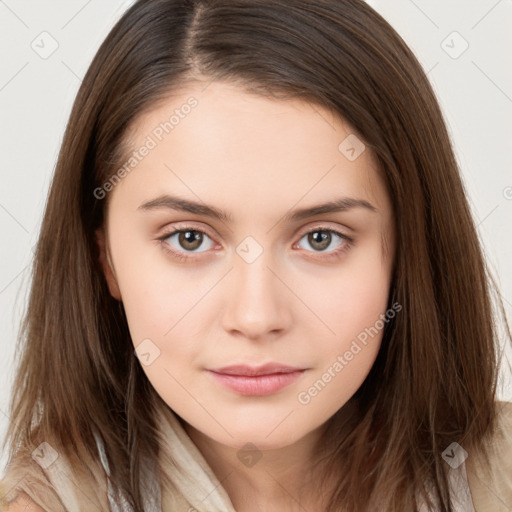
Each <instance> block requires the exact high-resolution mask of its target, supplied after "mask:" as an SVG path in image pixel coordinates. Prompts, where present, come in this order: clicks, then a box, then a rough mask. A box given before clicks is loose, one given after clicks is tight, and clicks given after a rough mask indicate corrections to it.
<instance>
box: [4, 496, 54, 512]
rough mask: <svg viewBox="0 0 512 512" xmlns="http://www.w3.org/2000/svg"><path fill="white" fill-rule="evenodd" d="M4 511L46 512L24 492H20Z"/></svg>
mask: <svg viewBox="0 0 512 512" xmlns="http://www.w3.org/2000/svg"><path fill="white" fill-rule="evenodd" d="M5 512H46V511H45V510H44V508H42V507H40V506H39V505H38V504H37V503H36V502H35V501H34V500H33V499H32V498H30V497H29V496H28V495H27V494H26V493H24V492H22V493H20V494H19V495H18V497H17V498H16V501H14V502H13V503H11V504H10V505H9V507H8V508H7V509H6V510H5Z"/></svg>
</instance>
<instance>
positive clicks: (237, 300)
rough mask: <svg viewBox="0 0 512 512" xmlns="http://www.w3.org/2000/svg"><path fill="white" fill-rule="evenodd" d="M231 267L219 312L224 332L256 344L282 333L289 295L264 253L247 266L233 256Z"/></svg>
mask: <svg viewBox="0 0 512 512" xmlns="http://www.w3.org/2000/svg"><path fill="white" fill-rule="evenodd" d="M233 265H234V268H233V270H232V271H231V272H230V275H229V276H227V279H228V283H229V284H228V286H227V289H226V296H225V297H226V300H225V303H224V304H225V309H224V311H223V312H222V324H223V328H224V329H225V331H226V332H230V333H238V334H239V335H240V336H243V337H246V338H248V339H250V340H259V341H261V340H264V339H267V338H268V337H270V336H274V337H275V336H277V335H279V334H282V332H284V331H286V330H287V329H288V328H289V326H290V325H291V319H292V314H291V311H290V305H291V303H292V300H293V293H291V292H290V290H289V289H288V288H287V286H286V284H285V283H286V279H284V276H280V275H279V274H280V272H279V270H278V269H275V268H273V267H274V265H273V264H272V260H271V258H270V257H269V256H267V253H266V251H263V253H262V254H261V255H260V256H259V257H258V258H257V259H256V260H255V261H253V262H251V263H249V262H247V261H245V260H244V259H243V258H242V257H240V256H239V255H238V254H234V264H233Z"/></svg>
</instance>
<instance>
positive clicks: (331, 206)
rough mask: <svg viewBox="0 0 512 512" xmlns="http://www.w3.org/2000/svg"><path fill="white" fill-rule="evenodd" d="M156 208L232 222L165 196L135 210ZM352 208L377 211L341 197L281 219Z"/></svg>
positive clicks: (218, 212)
mask: <svg viewBox="0 0 512 512" xmlns="http://www.w3.org/2000/svg"><path fill="white" fill-rule="evenodd" d="M158 208H169V209H171V210H177V211H183V212H188V213H195V214H197V215H205V216H206V217H211V218H213V219H217V220H220V221H222V222H226V223H231V222H233V217H232V216H231V215H230V214H229V213H227V212H225V211H224V210H221V209H220V208H217V207H215V206H211V205H207V204H205V203H199V202H195V201H190V200H188V199H183V198H181V197H176V196H170V195H167V194H165V195H161V196H159V197H156V198H155V199H151V200H150V201H146V202H144V203H142V204H141V205H140V206H139V207H138V208H137V209H138V210H142V211H151V210H154V209H158ZM353 208H364V209H366V210H369V211H371V212H377V211H378V210H377V208H375V206H373V205H372V204H371V203H369V202H368V201H366V200H364V199H356V198H353V197H341V198H339V199H335V200H333V201H328V202H326V203H322V204H318V205H314V206H309V207H307V208H300V209H296V210H292V211H291V212H288V213H287V214H286V215H284V217H283V219H284V220H285V221H286V222H295V221H299V220H304V219H306V218H308V217H313V216H315V215H320V214H323V213H336V212H343V211H347V210H351V209H353Z"/></svg>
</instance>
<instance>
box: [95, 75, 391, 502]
mask: <svg viewBox="0 0 512 512" xmlns="http://www.w3.org/2000/svg"><path fill="white" fill-rule="evenodd" d="M205 85H206V83H200V82H194V83H191V84H188V85H187V86H186V87H185V88H183V89H182V90H181V91H179V92H178V93H176V94H174V95H173V96H170V97H169V99H168V101H166V102H164V103H161V104H159V105H158V106H157V107H154V108H153V109H151V110H150V111H148V112H146V113H145V114H144V115H142V116H141V117H140V118H139V119H138V120H137V121H136V123H135V124H134V125H133V127H132V129H131V131H130V138H129V140H130V142H131V144H132V148H133V149H136V148H139V147H140V146H141V145H143V144H144V141H145V140H146V138H147V136H148V134H151V132H152V130H153V129H154V128H155V126H157V125H159V123H161V122H162V121H163V120H165V119H168V118H169V117H170V115H171V114H172V112H173V110H174V109H175V108H177V107H179V106H180V105H183V104H184V103H185V102H186V101H187V98H189V97H190V96H194V97H195V98H196V99H197V101H198V105H197V107H196V108H194V109H193V110H192V111H191V112H190V114H188V115H187V116H186V117H184V118H183V119H181V120H180V123H179V124H178V125H177V126H176V127H175V128H174V129H173V130H172V131H171V132H170V133H169V134H167V135H166V136H165V137H164V138H163V139H162V141H161V142H159V143H158V145H157V146H156V147H155V148H153V149H152V150H151V151H150V152H149V154H148V155H147V156H146V157H145V158H144V159H143V160H142V161H141V162H140V163H139V164H138V165H137V167H136V168H135V169H134V170H133V171H131V172H130V173H129V174H127V175H126V176H125V177H124V178H123V179H122V180H121V181H120V183H119V184H117V186H116V187H115V188H114V190H113V191H112V192H111V193H110V196H109V203H108V212H107V217H106V225H105V228H106V230H105V231H103V230H100V231H99V232H98V233H97V235H98V242H99V245H100V249H101V254H102V263H103V268H104V270H105V277H106V279H107V282H108V285H109V289H110V292H111V294H112V296H113V297H115V298H116V299H117V300H120V301H122V302H123V304H124V308H125V311H126V314H127V319H128V324H129V329H130V333H131V337H132V341H133V344H134V347H137V346H138V345H139V344H140V343H141V342H142V341H143V340H145V339H150V340H151V342H150V343H152V344H153V345H151V347H154V346H156V347H158V350H159V351H160V354H159V355H158V357H156V359H154V361H153V362H151V364H149V365H147V366H145V365H143V369H144V371H145V373H146V375H147V377H148V379H149V380H150V382H151V384H152V385H153V386H154V388H155V390H156V391H157V392H158V393H159V395H160V396H161V397H162V398H163V400H164V401H165V402H166V403H167V404H168V405H169V407H171V408H172V410H173V411H174V412H175V413H176V414H177V415H178V416H179V417H180V418H181V419H182V424H183V426H184V428H185V429H186V431H187V433H188V434H189V435H190V437H191V438H192V440H193V441H194V442H195V444H196V445H197V446H198V448H199V449H200V451H201V452H202V454H203V455H204V457H205V459H206V460H207V462H208V463H209V464H210V466H211V467H212V469H213V470H214V472H215V474H216V475H217V477H218V478H219V480H220V481H221V482H222V485H223V487H224V488H225V489H226V491H227V493H228V495H229V497H230V499H231V501H232V503H233V505H234V507H235V508H236V510H237V511H239V512H240V511H242V512H243V511H248V510H251V511H256V510H265V511H273V510H280V511H283V510H290V511H294V510H303V508H302V507H304V508H306V509H308V508H307V507H308V506H309V507H310V508H309V510H321V508H320V503H321V497H320V496H318V495H317V494H318V491H317V489H318V484H319V482H318V481H316V479H315V476H314V473H313V474H311V463H312V461H313V460H314V459H315V454H317V453H318V451H317V444H318V443H319V441H320V439H321V436H322V432H323V430H324V429H325V427H326V422H327V421H328V420H329V419H330V418H331V417H332V416H333V415H334V413H335V412H336V411H338V409H340V408H341V407H342V406H343V405H344V404H345V403H346V402H347V401H348V400H349V399H350V397H351V396H352V395H353V394H354V393H355V391H356V390H357V389H358V388H359V386H360V385H361V383H362V382H363V381H364V379H365V377H366V376H367V374H368V372H369V371H370V369H371V367H372V365H373V363H374V361H375V358H376V356H377V353H378V350H379V347H380V343H381V339H382V331H380V332H379V334H378V335H377V336H374V337H373V338H371V339H370V341H369V342H368V343H367V345H366V346H364V347H363V348H362V350H361V351H360V352H359V353H358V354H357V355H356V356H354V358H353V359H352V360H351V361H349V362H348V364H347V365H346V366H345V367H344V368H343V370H342V371H341V372H339V373H337V374H336V376H335V377H334V378H332V379H331V381H330V382H329V383H328V384H327V385H326V386H325V387H324V388H323V389H322V391H321V392H319V393H318V394H317V395H316V396H315V397H313V398H311V400H310V402H309V403H307V404H302V403H300V402H299V400H298V394H299V393H300V392H303V391H307V390H308V388H310V387H311V386H312V385H313V383H314V382H315V381H317V380H318V379H320V378H322V375H323V374H324V372H326V371H327V369H328V368H329V367H332V365H333V363H334V362H335V361H336V360H337V357H338V356H339V355H343V354H344V353H345V352H346V351H347V350H348V349H349V347H350V345H351V343H352V342H353V340H354V339H356V337H357V335H358V334H360V333H361V332H362V331H364V329H365V328H368V327H370V326H373V325H374V324H375V322H376V321H377V320H378V319H379V315H381V314H384V313H385V312H386V309H387V306H388V305H387V298H388V292H389V287H390V284H391V283H390V279H391V270H392V263H393V256H394V233H393V222H392V206H391V203H390V200H389V197H388V194H387V189H386V186H385V183H384V181H383V179H382V177H381V175H380V172H379V169H378V165H377V162H376V159H375V156H374V155H373V154H372V152H371V150H370V149H369V148H366V150H364V151H363V152H362V153H361V154H360V156H359V157H358V158H357V159H355V160H354V161H350V160H349V159H347V158H346V156H345V155H344V154H343V153H342V152H340V151H339V150H338V146H339V144H340V143H341V142H342V141H343V140H344V139H345V138H346V137H347V136H348V135H349V134H352V133H354V130H353V129H352V128H351V127H350V125H349V124H348V123H347V122H345V121H344V120H343V119H341V118H340V117H339V116H336V115H334V113H333V112H332V111H330V110H327V109H325V108H323V107H320V106H318V105H313V104H311V103H307V102H305V101H302V100H298V99H294V100H286V101H285V100H276V99H269V98H264V97H261V96H256V95H252V94H248V93H246V92H244V91H243V90H242V89H241V88H239V87H237V86H235V85H232V84H229V83H219V82H213V83H211V84H210V85H209V86H208V87H207V88H206V89H205ZM162 194H172V195H175V196H180V197H182V198H185V199H189V200H192V201H199V202H203V203H207V204H209V205H213V206H215V207H217V208H222V209H224V210H226V211H227V212H228V213H229V214H230V215H231V216H232V218H233V220H232V222H230V223H227V222H223V221H220V220H217V219H212V218H209V217H206V216H205V215H201V214H195V213H194V214H192V213H188V212H181V211H175V210H171V209H169V208H165V207H161V208H155V209H153V210H148V211H144V210H141V209H139V206H140V205H141V204H142V203H144V202H146V201H149V200H151V199H154V198H156V197H158V196H160V195H162ZM344 196H348V197H352V198H358V199H364V200H366V201H368V202H369V203H371V204H372V205H373V206H374V207H375V208H376V211H370V210H368V209H365V208H352V209H349V210H346V211H342V212H335V213H324V214H319V215H316V216H312V217H308V218H306V219H302V220H299V221H296V222H290V221H286V220H284V219H283V218H284V216H285V214H288V213H289V212H290V211H291V210H294V209H297V208H303V207H307V206H312V205H317V204H320V203H324V202H327V201H330V200H334V199H337V198H339V197H344ZM183 226H185V231H186V230H187V228H188V230H190V229H196V230H200V231H204V232H206V235H203V240H202V242H201V241H199V242H198V243H196V245H195V246H193V244H192V243H190V242H189V244H188V245H187V240H186V239H185V240H183V239H182V240H181V245H180V239H179V235H172V234H171V235H170V236H169V237H168V238H167V239H166V241H165V242H164V245H162V244H161V243H159V242H158V240H157V238H158V237H160V236H163V235H164V234H165V232H166V228H167V229H169V228H170V227H175V228H181V229H183ZM315 229H316V230H317V231H321V232H325V229H334V230H337V231H340V232H341V233H343V234H345V235H346V236H350V237H352V238H353V240H354V241H353V243H352V244H347V242H346V241H345V240H344V239H342V238H339V237H338V236H337V235H335V234H331V235H332V236H331V239H330V243H326V245H327V247H326V248H324V249H323V250H322V247H321V243H320V242H316V243H315V239H312V238H311V237H309V238H308V235H307V233H308V232H310V231H315ZM320 234H321V233H320ZM247 236H250V237H252V238H253V239H254V240H255V241H256V244H257V245H256V246H259V247H260V248H261V249H262V253H261V254H260V255H259V257H258V258H256V259H255V261H252V262H251V263H248V262H247V261H246V260H245V259H244V258H242V257H241V256H240V255H239V254H238V253H237V252H236V250H237V247H238V246H239V245H240V244H241V242H243V241H244V239H245V238H246V237H247ZM384 239H385V240H386V246H387V250H386V251H384V249H383V240H384ZM166 244H167V245H166ZM242 245H243V244H242ZM165 247H167V248H169V247H170V248H171V249H174V250H175V251H177V252H181V253H182V254H186V255H188V256H189V259H188V260H187V261H181V260H179V259H177V258H176V257H174V256H173V255H172V254H171V253H169V252H167V251H166V250H164V248H165ZM191 247H192V248H191ZM196 247H197V248H196ZM339 248H344V249H345V250H344V251H343V252H341V254H339V255H338V256H337V257H329V255H332V254H333V253H334V252H335V251H336V250H337V249H339ZM251 250H252V251H254V248H253V249H251ZM194 251H195V252H194ZM252 254H254V252H253V253H252ZM146 343H148V342H146ZM266 362H279V363H282V364H286V365H290V366H296V367H300V368H305V369H306V371H305V372H303V373H302V374H301V376H300V377H299V379H298V380H296V381H295V382H293V383H292V384H290V385H289V386H287V387H285V388H283V389H281V390H280V391H278V392H276V393H274V394H271V395H268V396H242V395H239V394H238V393H236V392H234V391H232V390H230V389H227V388H225V387H223V386H222V385H221V384H219V383H218V382H217V381H216V380H215V379H214V378H213V377H212V375H211V374H210V373H209V372H208V371H207V369H213V368H219V367H222V366H226V365H230V364H241V363H247V364H253V365H259V364H263V363H266ZM248 442H250V443H252V444H253V445H255V446H256V447H257V449H258V451H259V453H260V454H261V455H262V457H261V458H260V459H259V460H258V461H257V463H256V464H254V465H252V466H248V465H245V464H243V463H242V462H241V460H240V459H239V458H238V457H237V454H238V453H239V451H240V450H241V449H244V445H246V443H248Z"/></svg>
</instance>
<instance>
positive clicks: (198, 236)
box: [178, 231, 203, 251]
mask: <svg viewBox="0 0 512 512" xmlns="http://www.w3.org/2000/svg"><path fill="white" fill-rule="evenodd" d="M178 243H179V245H180V247H182V248H183V249H186V250H187V251H195V250H196V249H198V248H199V247H201V244H202V243H203V233H201V232H200V231H180V232H179V233H178Z"/></svg>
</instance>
